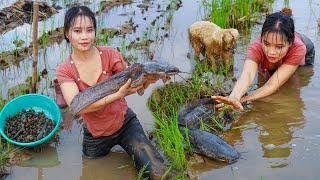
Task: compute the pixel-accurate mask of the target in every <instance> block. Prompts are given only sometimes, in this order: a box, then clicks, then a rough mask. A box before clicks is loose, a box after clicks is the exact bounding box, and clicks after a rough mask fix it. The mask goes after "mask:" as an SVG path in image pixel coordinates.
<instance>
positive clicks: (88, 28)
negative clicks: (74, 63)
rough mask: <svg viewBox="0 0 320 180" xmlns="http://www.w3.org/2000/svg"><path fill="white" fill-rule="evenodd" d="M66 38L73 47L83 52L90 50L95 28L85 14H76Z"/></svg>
mask: <svg viewBox="0 0 320 180" xmlns="http://www.w3.org/2000/svg"><path fill="white" fill-rule="evenodd" d="M67 38H68V39H69V41H70V43H71V45H72V47H73V48H74V49H76V50H78V51H83V52H84V51H88V50H90V49H91V48H92V46H93V43H94V39H95V29H94V26H93V23H92V21H91V19H90V18H89V17H87V16H78V17H77V18H76V20H75V22H74V25H73V26H72V27H71V28H70V30H69V32H68V34H67Z"/></svg>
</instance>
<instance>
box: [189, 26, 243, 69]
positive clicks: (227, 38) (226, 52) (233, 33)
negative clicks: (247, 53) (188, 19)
mask: <svg viewBox="0 0 320 180" xmlns="http://www.w3.org/2000/svg"><path fill="white" fill-rule="evenodd" d="M238 37H239V32H238V30H237V29H221V28H220V27H219V26H217V25H216V24H214V23H211V22H209V21H198V22H195V23H194V24H192V25H191V26H190V27H189V39H190V42H191V45H192V47H193V49H194V51H195V52H194V58H195V60H197V61H199V55H200V53H201V54H202V55H205V53H206V55H207V56H206V57H207V59H208V60H209V61H210V62H211V65H212V67H213V69H214V70H216V62H215V61H216V60H215V58H221V59H223V61H224V64H225V66H227V65H232V66H233V49H234V47H235V44H236V41H237V38H238ZM232 66H231V67H232Z"/></svg>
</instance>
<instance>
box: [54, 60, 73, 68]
mask: <svg viewBox="0 0 320 180" xmlns="http://www.w3.org/2000/svg"><path fill="white" fill-rule="evenodd" d="M72 63H73V62H72V60H71V57H70V56H69V57H67V58H66V59H65V60H64V61H63V62H62V63H60V64H59V65H58V67H57V69H56V71H65V70H67V69H70V68H71V64H72Z"/></svg>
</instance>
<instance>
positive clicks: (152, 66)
mask: <svg viewBox="0 0 320 180" xmlns="http://www.w3.org/2000/svg"><path fill="white" fill-rule="evenodd" d="M142 65H143V67H144V68H143V69H144V71H145V75H146V76H150V77H152V78H157V79H162V80H163V82H164V83H165V82H167V81H168V80H170V76H173V75H175V74H178V73H180V72H181V71H180V70H179V69H178V68H177V67H175V66H173V65H171V64H168V63H166V62H144V63H142Z"/></svg>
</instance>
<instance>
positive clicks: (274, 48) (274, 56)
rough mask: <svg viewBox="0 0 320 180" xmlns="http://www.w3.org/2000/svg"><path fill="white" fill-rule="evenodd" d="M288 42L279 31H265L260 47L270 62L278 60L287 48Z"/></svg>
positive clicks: (285, 52)
mask: <svg viewBox="0 0 320 180" xmlns="http://www.w3.org/2000/svg"><path fill="white" fill-rule="evenodd" d="M289 47H290V45H289V42H288V41H287V40H286V38H285V37H284V36H283V35H280V34H279V33H273V32H270V33H267V34H266V35H264V36H263V37H262V49H263V52H264V54H265V56H266V57H267V59H268V61H269V62H270V63H276V62H279V61H280V60H281V59H282V58H283V57H284V56H285V55H286V54H287V52H288V50H289Z"/></svg>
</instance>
